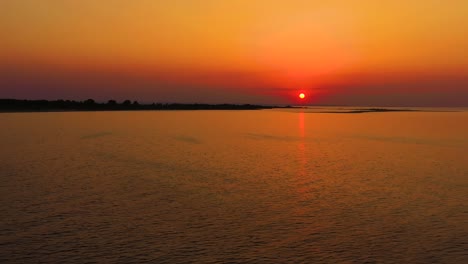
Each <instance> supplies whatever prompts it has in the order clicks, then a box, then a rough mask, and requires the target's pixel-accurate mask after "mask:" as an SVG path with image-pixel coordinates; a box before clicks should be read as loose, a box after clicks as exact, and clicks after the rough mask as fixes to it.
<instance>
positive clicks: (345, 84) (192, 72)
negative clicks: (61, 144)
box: [0, 0, 468, 106]
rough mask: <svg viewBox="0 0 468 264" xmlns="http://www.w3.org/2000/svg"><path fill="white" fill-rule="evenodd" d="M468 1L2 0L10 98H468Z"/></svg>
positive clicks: (419, 101)
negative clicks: (302, 93)
mask: <svg viewBox="0 0 468 264" xmlns="http://www.w3.org/2000/svg"><path fill="white" fill-rule="evenodd" d="M467 14H468V1H466V0H449V1H442V0H437V1H436V0H411V1H408V0H406V1H403V0H393V1H385V0H381V1H375V0H356V1H352V0H343V1H333V0H330V1H312V0H303V1H301V0H281V1H280V0H232V1H229V0H223V1H219V0H171V1H165V0H40V1H39V0H2V1H0V98H19V99H76V100H83V99H86V98H94V99H96V100H98V101H99V100H101V101H106V100H108V99H116V100H123V99H127V98H128V99H131V100H139V101H141V102H153V101H154V102H208V103H260V104H296V103H298V99H297V95H298V94H299V92H305V93H306V94H307V96H308V97H307V101H306V102H307V103H309V104H333V105H377V106H389V105H394V106H468V15H467Z"/></svg>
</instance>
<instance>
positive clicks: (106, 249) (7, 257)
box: [0, 107, 468, 263]
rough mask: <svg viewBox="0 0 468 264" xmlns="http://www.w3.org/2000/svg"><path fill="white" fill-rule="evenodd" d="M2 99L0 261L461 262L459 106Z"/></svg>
mask: <svg viewBox="0 0 468 264" xmlns="http://www.w3.org/2000/svg"><path fill="white" fill-rule="evenodd" d="M348 110H349V109H346V108H329V107H328V108H299V109H268V110H235V111H230V110H222V111H214V110H211V111H203V110H198V111H129V112H126V111H116V112H43V113H0V198H1V199H0V215H1V216H0V262H1V263H468V201H467V197H468V111H467V109H443V108H437V109H417V110H419V111H410V112H404V111H403V112H364V113H350V112H349V111H348Z"/></svg>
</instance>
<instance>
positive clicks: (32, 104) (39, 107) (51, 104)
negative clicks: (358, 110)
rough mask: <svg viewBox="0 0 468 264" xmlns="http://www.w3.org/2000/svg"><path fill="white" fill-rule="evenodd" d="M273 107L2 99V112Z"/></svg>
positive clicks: (266, 107) (0, 106)
mask: <svg viewBox="0 0 468 264" xmlns="http://www.w3.org/2000/svg"><path fill="white" fill-rule="evenodd" d="M270 108H274V107H273V106H261V105H251V104H243V105H236V104H179V103H173V104H166V103H164V104H163V103H152V104H140V103H138V102H137V101H133V102H132V101H130V100H125V101H123V102H121V103H119V102H117V101H115V100H109V101H108V102H107V103H98V102H96V101H94V100H93V99H88V100H85V101H70V100H55V101H48V100H16V99H0V111H4V112H5V111H128V110H255V109H270Z"/></svg>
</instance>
